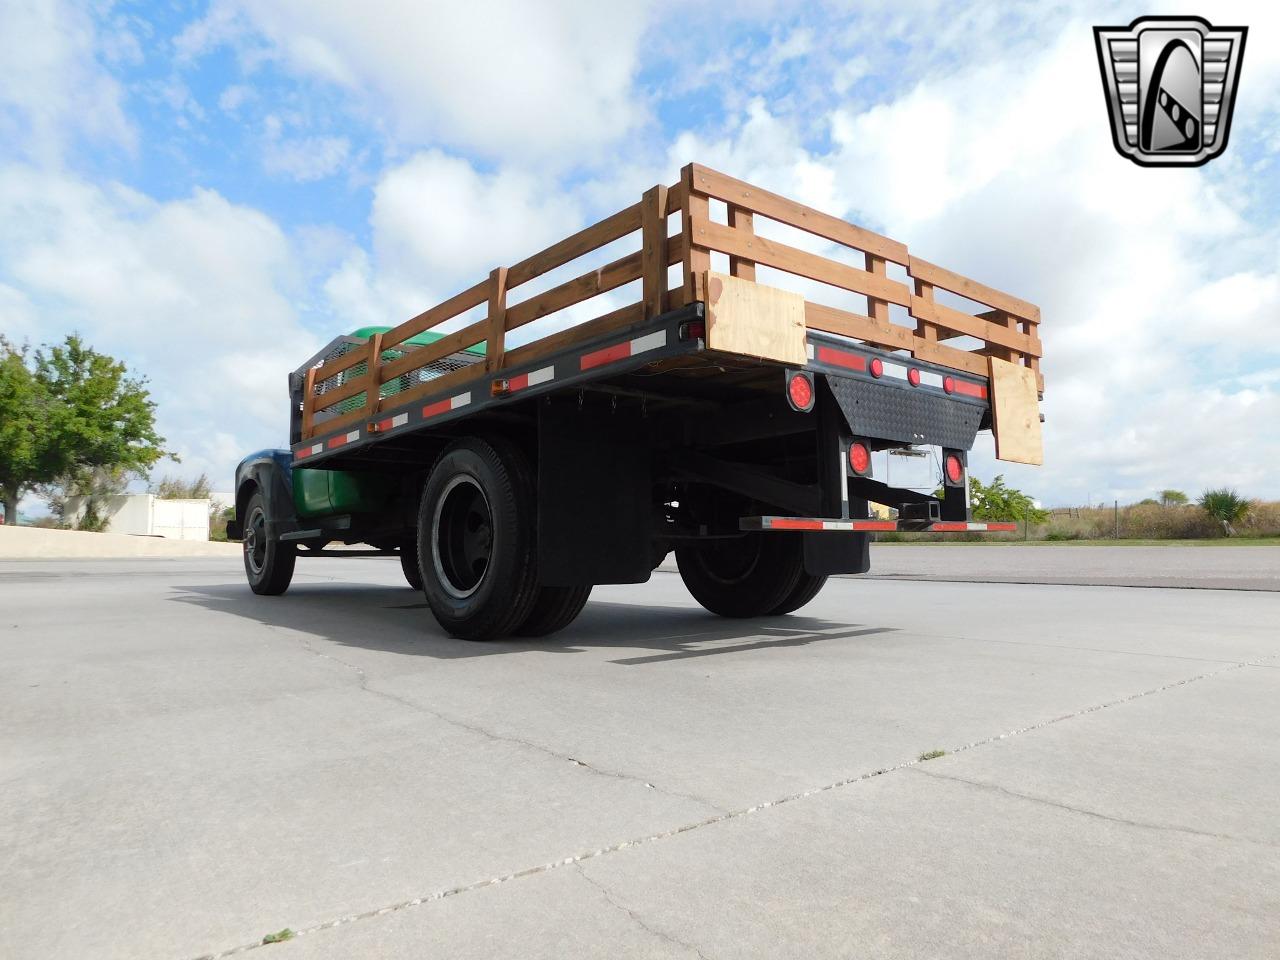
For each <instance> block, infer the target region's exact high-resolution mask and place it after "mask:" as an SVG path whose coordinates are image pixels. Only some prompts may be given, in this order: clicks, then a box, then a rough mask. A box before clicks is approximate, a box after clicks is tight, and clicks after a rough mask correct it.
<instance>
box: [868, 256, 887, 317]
mask: <svg viewBox="0 0 1280 960" xmlns="http://www.w3.org/2000/svg"><path fill="white" fill-rule="evenodd" d="M866 258H867V273H873V274H875V275H876V276H877V277H883V276H885V275H887V273H888V267H887V266H886V264H885V260H884V257H875V256H872V255H871V254H869V253H868V254H866ZM867 316H869V317H870V318H871V319H872V320H874V321H875V322H876V323H888V322H889V301H888V300H877V299H876V298H875V297H867Z"/></svg>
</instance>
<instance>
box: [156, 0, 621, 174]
mask: <svg viewBox="0 0 1280 960" xmlns="http://www.w3.org/2000/svg"><path fill="white" fill-rule="evenodd" d="M645 22H646V9H645V5H644V4H640V3H630V2H629V3H613V4H605V5H601V4H599V3H596V2H593V0H560V2H557V3H525V2H521V0H481V2H473V3H463V4H453V5H449V6H447V7H442V6H440V5H438V4H421V3H410V2H402V3H396V4H382V5H379V6H377V7H367V6H358V5H352V4H349V3H342V2H340V0H320V2H316V0H306V2H304V0H280V2H266V0H221V2H218V3H215V4H214V5H213V7H212V9H211V10H210V12H209V13H208V14H207V15H206V17H205V18H204V19H202V20H200V21H197V22H196V23H194V24H192V25H191V26H190V27H189V28H188V29H187V30H186V31H185V32H184V34H183V35H182V36H181V37H180V38H179V40H178V48H179V50H180V51H181V52H182V53H183V54H184V55H186V56H188V57H192V56H197V55H199V54H200V53H202V52H204V51H206V50H208V49H211V48H212V47H214V46H216V45H218V44H220V43H226V42H231V43H234V44H236V45H237V46H238V47H239V48H240V49H242V50H250V51H255V50H256V48H257V46H258V45H261V44H264V43H265V44H266V46H267V48H268V49H269V50H270V52H271V54H272V55H273V56H275V57H276V58H277V59H278V60H279V61H280V62H282V63H284V64H285V65H286V66H287V67H288V68H290V69H292V70H294V71H297V72H298V73H300V74H302V75H304V76H308V77H313V78H317V79H319V80H321V81H324V82H326V83H331V84H335V85H337V86H339V87H342V88H345V89H347V90H349V91H351V92H352V93H353V94H354V95H356V97H357V98H360V99H361V100H363V101H364V103H365V106H366V108H367V109H368V111H369V112H370V113H371V114H372V115H373V116H375V117H376V118H378V120H379V121H382V120H383V119H386V120H389V121H390V126H391V127H392V130H393V132H394V133H395V134H396V135H398V136H400V137H401V138H403V139H406V140H408V141H410V142H423V141H437V142H439V141H443V142H446V143H452V144H457V145H461V146H465V147H469V148H472V149H475V150H479V151H482V152H484V153H487V154H489V155H493V156H497V155H510V154H509V153H508V152H509V151H519V152H520V154H521V155H523V156H526V157H536V158H540V159H542V160H554V161H555V162H566V161H567V162H571V163H576V162H579V161H580V160H581V159H582V158H581V151H583V150H584V149H591V148H592V147H594V146H596V145H598V144H601V143H607V142H609V141H612V140H615V139H617V138H618V137H620V136H622V135H623V134H624V133H625V132H626V131H627V130H629V129H630V128H632V127H633V126H634V125H635V124H636V123H637V122H639V121H640V120H641V119H642V118H643V116H644V113H643V111H642V109H641V108H640V106H639V104H640V98H639V97H637V96H636V95H635V92H634V91H633V89H632V79H633V75H634V73H635V71H636V69H637V65H638V49H637V48H638V43H639V39H640V37H641V34H642V32H643V30H644V27H645ZM255 55H256V54H255Z"/></svg>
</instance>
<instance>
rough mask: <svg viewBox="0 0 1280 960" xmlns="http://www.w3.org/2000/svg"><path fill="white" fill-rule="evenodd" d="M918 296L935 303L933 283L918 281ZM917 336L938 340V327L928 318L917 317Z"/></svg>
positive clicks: (932, 340) (931, 341) (930, 340)
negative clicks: (927, 319)
mask: <svg viewBox="0 0 1280 960" xmlns="http://www.w3.org/2000/svg"><path fill="white" fill-rule="evenodd" d="M916 296H917V297H919V298H920V299H921V300H927V301H929V303H933V284H932V283H925V282H924V281H923V280H917V281H916ZM916 336H917V337H920V338H921V339H922V340H926V341H928V342H929V343H937V342H938V328H937V327H936V326H935V325H934V324H932V323H929V322H928V321H926V320H921V319H919V318H917V319H916Z"/></svg>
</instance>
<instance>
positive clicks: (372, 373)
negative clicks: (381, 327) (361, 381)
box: [364, 333, 382, 414]
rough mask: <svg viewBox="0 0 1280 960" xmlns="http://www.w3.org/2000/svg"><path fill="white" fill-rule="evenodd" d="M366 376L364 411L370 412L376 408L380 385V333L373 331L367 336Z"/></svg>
mask: <svg viewBox="0 0 1280 960" xmlns="http://www.w3.org/2000/svg"><path fill="white" fill-rule="evenodd" d="M366 376H367V377H368V379H369V389H368V391H367V392H366V393H365V395H364V410H365V413H368V414H372V413H373V412H374V411H375V410H377V409H378V399H379V394H380V393H381V386H382V334H380V333H375V334H374V335H373V336H372V337H370V338H369V368H368V373H367V374H366Z"/></svg>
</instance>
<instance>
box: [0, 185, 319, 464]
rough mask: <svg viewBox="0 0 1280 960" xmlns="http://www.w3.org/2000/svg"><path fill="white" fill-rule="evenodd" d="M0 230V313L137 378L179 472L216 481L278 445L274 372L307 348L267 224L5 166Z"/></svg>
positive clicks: (281, 381)
mask: <svg viewBox="0 0 1280 960" xmlns="http://www.w3.org/2000/svg"><path fill="white" fill-rule="evenodd" d="M0 220H2V221H3V222H4V223H5V224H6V229H5V231H4V232H3V233H0V262H2V263H4V264H5V270H6V273H7V274H8V277H7V280H8V282H9V284H10V285H11V286H10V288H9V289H11V290H15V291H17V293H16V294H13V295H6V296H0V310H3V311H5V312H6V315H7V312H8V308H9V305H10V304H11V303H16V305H17V306H16V309H17V310H18V311H20V313H19V316H22V315H25V316H27V317H30V316H31V315H32V314H34V315H35V316H36V317H38V318H39V325H38V329H33V328H32V325H31V324H30V321H29V320H28V330H30V332H31V335H32V336H33V337H35V336H38V337H39V338H40V339H41V340H58V339H61V337H62V336H63V335H64V334H66V333H69V332H72V331H78V332H80V333H81V334H83V335H84V336H85V338H86V340H87V341H88V342H89V343H90V344H92V345H93V346H95V347H96V348H97V349H99V350H103V351H105V352H107V353H110V354H112V355H113V356H117V357H119V358H121V359H124V360H126V361H127V362H128V363H129V365H130V368H131V369H132V370H134V371H135V372H137V373H140V374H144V375H146V376H147V377H148V378H149V379H150V381H151V384H152V394H153V397H154V398H155V399H156V401H157V403H158V419H159V426H160V432H161V433H162V434H164V435H165V436H166V438H167V439H168V441H169V447H170V448H171V449H173V450H175V451H176V452H178V453H179V454H180V455H181V456H182V457H183V460H184V461H185V463H184V466H183V467H182V468H181V472H183V473H187V472H199V469H206V470H208V472H209V473H210V475H211V476H213V477H214V478H215V480H216V478H218V477H222V478H223V480H224V481H225V480H226V479H227V477H229V474H230V470H231V469H232V468H233V467H234V465H235V460H236V459H237V458H238V456H239V455H241V454H242V453H243V452H244V451H246V450H250V449H254V448H257V447H262V446H268V445H271V446H274V445H279V444H282V443H283V442H285V441H286V440H287V431H288V405H287V401H286V397H287V393H286V375H287V373H288V371H289V370H290V369H292V368H294V367H296V366H297V365H298V364H299V363H301V362H302V361H303V360H305V359H306V358H307V357H308V356H309V355H310V354H311V353H312V352H313V351H314V350H315V349H316V348H317V347H318V346H319V343H318V339H317V338H316V337H315V336H313V335H312V334H311V333H309V332H308V331H307V330H306V329H305V328H304V327H303V326H302V325H301V323H300V322H299V319H298V314H297V310H296V309H295V307H294V303H295V301H296V300H297V299H299V291H298V287H299V283H298V273H299V271H298V265H297V263H296V260H295V255H294V252H293V250H292V247H291V244H290V242H289V240H288V238H286V237H285V235H284V234H283V233H282V232H281V230H280V228H279V227H278V226H276V224H275V223H274V222H272V221H271V220H270V219H269V218H268V217H266V216H264V215H263V214H261V213H259V212H257V211H254V210H251V209H248V208H245V207H240V206H236V205H235V204H232V203H229V202H228V201H227V200H226V199H224V198H223V197H222V196H220V195H219V194H217V193H214V192H212V191H208V190H196V191H195V192H194V193H193V194H192V195H191V196H190V197H189V198H187V199H184V200H177V201H173V202H170V203H157V202H156V201H154V200H152V199H150V198H148V197H146V196H144V195H142V194H140V193H137V192H136V191H132V190H129V189H127V188H124V187H121V186H119V185H106V186H103V187H97V186H93V185H90V184H88V183H85V182H83V181H80V180H77V179H74V178H72V177H70V176H65V175H60V174H52V173H46V172H40V171H36V170H33V169H31V168H28V167H8V168H5V169H3V170H0ZM220 436H221V437H222V438H223V439H219V437H220ZM226 436H232V437H234V438H235V440H236V446H237V449H238V452H236V453H234V454H233V453H230V452H229V445H228V444H227V443H226V441H225V437H226ZM191 465H199V466H198V469H193V468H192V466H191Z"/></svg>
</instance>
